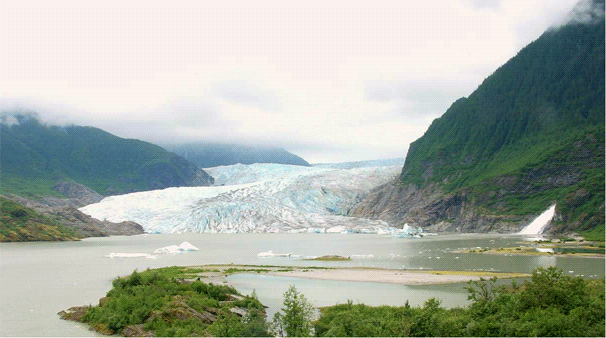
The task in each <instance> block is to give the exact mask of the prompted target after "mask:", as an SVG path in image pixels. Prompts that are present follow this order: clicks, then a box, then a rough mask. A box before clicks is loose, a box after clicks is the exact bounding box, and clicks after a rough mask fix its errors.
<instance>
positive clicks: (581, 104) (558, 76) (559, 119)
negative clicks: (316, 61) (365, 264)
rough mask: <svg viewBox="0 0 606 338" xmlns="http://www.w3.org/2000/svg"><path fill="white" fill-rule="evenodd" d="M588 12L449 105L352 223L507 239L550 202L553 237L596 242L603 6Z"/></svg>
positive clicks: (600, 205) (600, 200)
mask: <svg viewBox="0 0 606 338" xmlns="http://www.w3.org/2000/svg"><path fill="white" fill-rule="evenodd" d="M592 13H593V15H594V16H593V17H591V16H590V17H589V18H588V20H585V21H584V22H581V21H579V20H576V19H575V20H571V21H570V22H569V23H568V24H566V25H564V26H562V27H559V28H557V29H551V30H549V31H547V32H545V33H544V34H543V35H542V36H541V37H540V38H539V39H537V40H536V41H534V42H533V43H531V44H530V45H528V46H526V47H525V48H524V49H522V50H521V51H520V52H519V53H518V55H516V56H515V57H514V58H512V59H511V60H509V61H508V62H507V63H506V64H505V65H503V66H502V67H501V68H499V69H498V70H497V71H495V72H494V73H493V74H492V75H491V76H489V77H488V78H487V79H486V80H485V81H484V82H483V83H482V84H481V85H480V86H479V87H478V88H477V89H476V91H474V92H473V93H472V94H471V95H470V96H469V97H468V98H462V99H459V100H458V101H456V102H454V103H453V104H452V106H451V107H450V108H449V109H448V110H447V111H446V113H445V114H444V115H443V116H442V117H440V118H439V119H436V120H435V121H434V122H433V123H432V124H431V126H430V127H429V129H428V130H427V132H426V133H425V134H424V135H423V136H422V137H421V138H420V139H418V140H416V141H415V142H413V143H412V144H411V145H410V149H409V152H408V154H407V157H406V161H405V164H404V168H403V170H402V174H401V176H400V178H399V179H398V180H396V181H394V182H391V183H389V184H387V185H385V186H383V187H381V188H379V189H377V190H375V191H374V192H373V193H372V194H371V195H370V196H369V197H368V198H367V199H366V200H364V201H362V202H361V203H360V204H359V205H357V206H356V207H355V208H354V209H353V210H352V212H351V215H354V216H360V217H373V218H380V219H384V220H387V221H390V222H391V223H393V224H394V225H398V224H403V223H405V222H406V223H411V224H415V225H421V226H423V227H429V228H432V229H437V230H451V231H467V232H472V231H499V232H511V231H514V230H517V229H519V228H520V227H521V226H523V225H525V224H527V223H528V221H529V220H530V219H532V218H533V217H534V216H536V215H538V214H539V213H540V212H542V211H544V210H545V209H547V208H548V207H549V206H550V205H552V204H554V203H555V204H556V205H557V207H556V218H555V219H556V221H555V222H554V223H553V226H552V228H551V231H555V232H563V231H585V232H591V233H594V234H596V233H597V234H600V233H601V234H602V237H603V232H604V17H603V14H604V2H603V1H597V2H593V3H592ZM595 13H598V14H597V15H598V17H597V18H596V16H595V15H596V14H595Z"/></svg>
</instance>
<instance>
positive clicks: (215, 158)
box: [164, 142, 310, 168]
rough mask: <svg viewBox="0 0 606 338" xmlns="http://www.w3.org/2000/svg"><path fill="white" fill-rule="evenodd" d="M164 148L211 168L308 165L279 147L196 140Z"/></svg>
mask: <svg viewBox="0 0 606 338" xmlns="http://www.w3.org/2000/svg"><path fill="white" fill-rule="evenodd" d="M164 148H165V149H167V150H169V151H172V152H174V153H176V154H177V155H179V156H182V157H183V158H185V159H187V160H189V161H191V162H193V163H195V164H196V165H197V166H199V167H200V168H212V167H219V166H226V165H233V164H238V163H240V164H255V163H275V164H292V165H300V166H305V167H309V166H310V164H309V163H307V161H305V160H304V159H302V158H301V157H299V156H297V155H295V154H292V153H290V152H288V151H287V150H285V149H283V148H279V147H269V146H248V145H242V144H229V143H212V142H197V143H185V144H172V145H171V144H169V145H164Z"/></svg>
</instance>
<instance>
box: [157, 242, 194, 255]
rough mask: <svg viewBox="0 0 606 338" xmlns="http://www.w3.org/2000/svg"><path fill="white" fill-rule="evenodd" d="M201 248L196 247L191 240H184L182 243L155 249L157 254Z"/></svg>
mask: <svg viewBox="0 0 606 338" xmlns="http://www.w3.org/2000/svg"><path fill="white" fill-rule="evenodd" d="M199 250H200V249H198V248H196V247H195V246H193V245H192V244H191V243H189V242H183V243H181V245H169V246H165V247H162V248H159V249H156V250H154V253H155V254H177V253H181V252H184V251H199Z"/></svg>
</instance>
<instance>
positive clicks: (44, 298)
mask: <svg viewBox="0 0 606 338" xmlns="http://www.w3.org/2000/svg"><path fill="white" fill-rule="evenodd" d="M183 241H188V242H190V243H192V244H193V245H195V246H196V247H198V248H200V251H195V252H187V253H182V254H177V255H161V256H159V258H158V259H147V258H107V257H105V256H106V255H108V254H110V253H112V252H115V253H118V252H124V253H147V254H152V253H153V251H154V250H155V249H158V248H160V247H164V246H167V245H173V244H176V245H178V244H180V243H181V242H183ZM519 242H523V238H521V237H519V236H503V235H439V236H431V237H426V238H423V239H401V238H389V237H383V236H379V235H354V234H347V235H340V234H186V235H141V236H132V237H122V236H117V237H110V238H89V239H85V240H83V241H79V242H60V243H49V242H44V243H0V304H1V307H0V336H95V335H96V334H95V333H94V332H92V331H89V330H88V329H87V327H86V326H84V325H80V324H78V323H74V322H67V321H63V320H60V319H59V317H58V316H57V312H59V311H61V310H64V309H67V308H69V307H71V306H75V305H85V304H96V303H97V302H98V300H99V298H101V297H103V296H104V295H105V293H106V292H107V291H108V290H109V289H110V288H111V281H112V280H113V279H114V278H116V277H118V276H122V275H127V274H129V273H131V272H132V271H133V270H135V269H138V270H144V269H146V268H156V267H164V266H172V265H181V266H189V265H200V264H226V263H227V264H228V263H234V264H270V265H301V266H304V265H315V266H317V265H325V266H366V267H383V268H394V269H400V268H402V269H421V268H422V269H453V270H494V271H502V272H530V271H532V270H533V269H534V268H536V267H539V266H550V265H556V266H558V267H560V268H562V269H563V270H564V272H565V273H566V274H571V275H584V276H585V277H590V276H594V277H603V276H604V259H591V258H578V257H557V256H553V257H549V256H500V255H480V254H461V253H451V252H450V251H451V250H456V249H461V248H475V247H506V246H513V245H517V244H518V243H519ZM268 250H273V251H274V252H275V253H292V254H293V255H301V256H321V255H342V256H351V257H352V260H351V261H347V262H315V261H314V262H309V261H304V260H298V259H293V258H288V257H272V258H258V257H257V254H258V253H259V252H264V251H268ZM229 281H230V283H232V284H233V285H234V286H236V288H238V289H239V290H240V291H241V292H243V293H245V294H248V293H250V292H252V290H253V289H254V290H256V292H257V294H258V295H259V298H260V300H261V301H262V302H263V303H265V304H266V305H268V306H269V307H270V308H269V311H268V312H269V315H270V316H271V315H272V314H273V313H274V312H275V311H276V310H278V309H279V307H280V305H281V301H282V294H283V293H284V292H285V291H286V289H287V288H288V286H289V285H293V284H294V285H296V287H297V289H298V290H299V291H302V292H303V293H304V294H305V295H306V297H307V298H308V299H309V300H310V301H311V302H312V303H313V304H314V305H315V306H325V305H332V304H335V303H343V302H346V301H347V300H352V301H354V302H360V303H365V304H370V305H381V304H388V305H402V304H404V302H405V301H406V300H409V301H410V304H411V305H421V304H422V303H423V302H424V301H425V300H427V299H428V298H430V297H437V298H439V299H441V300H442V302H443V304H444V305H445V306H449V307H450V306H459V305H465V304H467V300H466V298H467V294H466V291H465V290H464V286H465V285H464V284H451V285H440V286H401V285H393V284H383V283H356V282H338V281H317V280H309V279H297V278H278V277H272V276H264V275H251V274H243V275H234V276H230V277H229Z"/></svg>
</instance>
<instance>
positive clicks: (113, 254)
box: [105, 252, 158, 259]
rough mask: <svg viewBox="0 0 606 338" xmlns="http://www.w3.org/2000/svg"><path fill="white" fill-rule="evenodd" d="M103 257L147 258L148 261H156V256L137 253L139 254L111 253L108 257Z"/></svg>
mask: <svg viewBox="0 0 606 338" xmlns="http://www.w3.org/2000/svg"><path fill="white" fill-rule="evenodd" d="M105 257H109V258H139V257H144V258H149V259H156V258H158V256H156V255H150V254H146V253H139V252H112V253H110V254H109V255H105Z"/></svg>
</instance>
